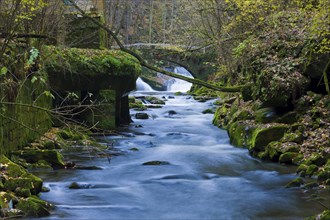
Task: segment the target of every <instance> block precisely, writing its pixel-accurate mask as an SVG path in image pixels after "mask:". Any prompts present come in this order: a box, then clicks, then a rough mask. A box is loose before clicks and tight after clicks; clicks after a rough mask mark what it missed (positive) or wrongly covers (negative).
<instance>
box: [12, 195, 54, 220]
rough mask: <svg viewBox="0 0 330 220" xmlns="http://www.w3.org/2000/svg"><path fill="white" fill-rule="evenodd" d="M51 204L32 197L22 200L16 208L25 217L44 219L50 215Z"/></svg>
mask: <svg viewBox="0 0 330 220" xmlns="http://www.w3.org/2000/svg"><path fill="white" fill-rule="evenodd" d="M50 207H51V206H50V204H48V203H47V202H45V201H43V200H41V199H39V198H38V197H35V196H32V197H29V198H26V199H20V200H19V201H18V203H17V205H16V208H17V209H19V210H21V211H22V212H23V213H24V215H25V216H33V217H44V216H48V215H49V214H50V212H49V209H50Z"/></svg>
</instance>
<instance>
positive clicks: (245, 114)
mask: <svg viewBox="0 0 330 220" xmlns="http://www.w3.org/2000/svg"><path fill="white" fill-rule="evenodd" d="M235 118H236V119H235V120H236V121H244V120H251V119H253V115H252V114H251V113H250V112H249V111H248V110H245V109H243V110H241V111H238V113H237V115H236V117H235Z"/></svg>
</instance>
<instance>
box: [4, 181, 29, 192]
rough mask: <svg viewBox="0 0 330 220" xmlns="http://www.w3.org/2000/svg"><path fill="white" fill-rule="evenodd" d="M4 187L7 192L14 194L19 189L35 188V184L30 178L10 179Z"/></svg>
mask: <svg viewBox="0 0 330 220" xmlns="http://www.w3.org/2000/svg"><path fill="white" fill-rule="evenodd" d="M4 186H5V188H6V189H7V190H10V191H12V192H14V191H15V190H16V188H18V187H21V188H23V189H28V190H31V189H32V188H33V184H32V182H31V179H29V178H8V179H7V180H6V182H5V184H4Z"/></svg>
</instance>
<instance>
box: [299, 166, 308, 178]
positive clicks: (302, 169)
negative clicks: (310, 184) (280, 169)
mask: <svg viewBox="0 0 330 220" xmlns="http://www.w3.org/2000/svg"><path fill="white" fill-rule="evenodd" d="M307 169H308V165H306V164H300V165H299V167H298V168H297V173H299V175H300V176H302V177H305V176H306V171H307Z"/></svg>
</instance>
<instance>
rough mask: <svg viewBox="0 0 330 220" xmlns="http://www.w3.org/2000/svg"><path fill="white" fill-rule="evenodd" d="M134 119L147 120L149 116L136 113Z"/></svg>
mask: <svg viewBox="0 0 330 220" xmlns="http://www.w3.org/2000/svg"><path fill="white" fill-rule="evenodd" d="M135 118H136V119H148V118H149V115H148V114H147V113H136V114H135Z"/></svg>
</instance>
